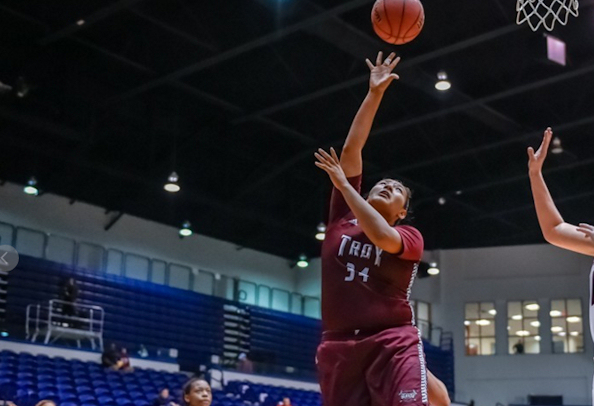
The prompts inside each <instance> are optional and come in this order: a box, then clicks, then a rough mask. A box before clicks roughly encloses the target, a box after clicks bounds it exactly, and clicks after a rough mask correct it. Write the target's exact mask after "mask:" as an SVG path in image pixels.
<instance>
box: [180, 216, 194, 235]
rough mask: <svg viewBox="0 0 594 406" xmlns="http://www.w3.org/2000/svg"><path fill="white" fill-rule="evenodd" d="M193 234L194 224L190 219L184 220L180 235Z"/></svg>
mask: <svg viewBox="0 0 594 406" xmlns="http://www.w3.org/2000/svg"><path fill="white" fill-rule="evenodd" d="M192 234H193V232H192V225H191V224H190V222H189V221H188V220H186V221H184V223H183V224H182V228H181V229H180V230H179V235H180V236H181V237H189V236H191V235H192Z"/></svg>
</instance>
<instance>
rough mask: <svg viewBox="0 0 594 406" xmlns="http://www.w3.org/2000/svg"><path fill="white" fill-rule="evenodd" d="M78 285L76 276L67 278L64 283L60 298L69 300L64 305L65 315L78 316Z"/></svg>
mask: <svg viewBox="0 0 594 406" xmlns="http://www.w3.org/2000/svg"><path fill="white" fill-rule="evenodd" d="M78 293H79V289H78V285H77V284H76V281H75V280H74V278H68V279H66V282H64V284H63V285H62V289H61V292H60V299H61V300H63V301H65V302H68V303H67V304H64V306H63V307H62V311H63V313H64V315H65V316H72V317H76V316H77V314H78V312H77V311H76V301H77V300H78Z"/></svg>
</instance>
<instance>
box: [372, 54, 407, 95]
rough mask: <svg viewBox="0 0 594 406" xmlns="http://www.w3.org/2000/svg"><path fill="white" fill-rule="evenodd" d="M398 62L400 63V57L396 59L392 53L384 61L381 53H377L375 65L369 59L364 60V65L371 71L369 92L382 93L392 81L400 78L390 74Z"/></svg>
mask: <svg viewBox="0 0 594 406" xmlns="http://www.w3.org/2000/svg"><path fill="white" fill-rule="evenodd" d="M398 62H400V57H398V58H396V53H394V52H392V53H391V54H390V55H388V57H387V58H386V59H385V60H384V58H383V53H382V51H380V52H378V54H377V58H376V59H375V65H374V64H373V63H371V61H370V60H369V59H365V63H366V64H367V66H368V67H369V70H370V71H371V73H370V74H369V90H370V91H371V92H381V93H383V92H384V91H385V90H386V89H387V88H388V86H390V83H392V81H393V80H394V79H399V78H400V77H399V76H398V75H397V74H395V73H392V71H393V70H394V68H395V67H396V65H398Z"/></svg>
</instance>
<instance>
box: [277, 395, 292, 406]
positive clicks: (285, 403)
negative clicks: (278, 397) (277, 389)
mask: <svg viewBox="0 0 594 406" xmlns="http://www.w3.org/2000/svg"><path fill="white" fill-rule="evenodd" d="M278 404H279V406H293V405H291V399H289V398H287V397H284V398H283V401H282V402H278Z"/></svg>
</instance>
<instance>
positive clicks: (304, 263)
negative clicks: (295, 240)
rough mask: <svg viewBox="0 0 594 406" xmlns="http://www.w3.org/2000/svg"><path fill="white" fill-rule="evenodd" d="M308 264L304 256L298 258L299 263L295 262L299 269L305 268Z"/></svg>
mask: <svg viewBox="0 0 594 406" xmlns="http://www.w3.org/2000/svg"><path fill="white" fill-rule="evenodd" d="M308 265H309V262H307V257H306V256H305V255H300V256H299V261H297V266H298V267H299V268H307V266H308Z"/></svg>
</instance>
